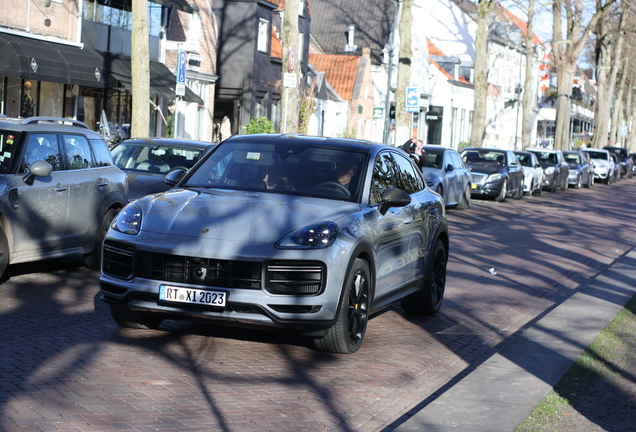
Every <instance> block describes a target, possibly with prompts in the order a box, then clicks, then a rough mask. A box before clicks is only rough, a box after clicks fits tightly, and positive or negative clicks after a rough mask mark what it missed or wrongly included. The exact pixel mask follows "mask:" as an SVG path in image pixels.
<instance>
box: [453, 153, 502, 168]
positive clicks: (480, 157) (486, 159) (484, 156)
mask: <svg viewBox="0 0 636 432" xmlns="http://www.w3.org/2000/svg"><path fill="white" fill-rule="evenodd" d="M462 158H463V159H464V162H466V163H467V164H469V165H472V164H477V163H480V164H487V165H505V164H506V154H505V153H504V152H501V151H492V150H467V151H465V152H464V153H462Z"/></svg>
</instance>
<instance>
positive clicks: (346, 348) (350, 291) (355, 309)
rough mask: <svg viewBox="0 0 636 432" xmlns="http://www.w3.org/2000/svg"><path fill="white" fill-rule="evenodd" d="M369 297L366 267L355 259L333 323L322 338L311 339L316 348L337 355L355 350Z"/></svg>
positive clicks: (363, 326)
mask: <svg viewBox="0 0 636 432" xmlns="http://www.w3.org/2000/svg"><path fill="white" fill-rule="evenodd" d="M370 294H371V272H370V270H369V264H368V263H367V262H366V261H365V260H363V259H360V258H356V260H355V261H354V262H353V266H352V267H351V271H350V272H349V275H348V276H347V279H346V281H345V284H344V286H343V289H342V297H341V299H340V307H339V308H338V318H337V320H336V323H335V324H334V325H333V327H331V328H330V329H329V330H328V332H327V334H326V335H325V336H324V337H322V338H317V339H314V343H315V345H316V348H318V349H319V350H320V351H325V352H331V353H339V354H353V353H354V352H356V351H358V349H359V348H360V346H361V345H362V341H363V340H364V334H365V332H366V330H367V322H368V321H369V306H370V301H371V300H370V298H371V296H370Z"/></svg>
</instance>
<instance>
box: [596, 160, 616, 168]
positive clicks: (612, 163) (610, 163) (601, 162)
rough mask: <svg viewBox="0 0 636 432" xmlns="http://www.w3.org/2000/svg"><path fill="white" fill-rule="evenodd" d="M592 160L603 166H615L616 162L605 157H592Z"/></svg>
mask: <svg viewBox="0 0 636 432" xmlns="http://www.w3.org/2000/svg"><path fill="white" fill-rule="evenodd" d="M592 162H593V163H594V164H596V165H601V166H606V167H613V166H614V162H613V161H612V162H610V161H608V160H605V159H592Z"/></svg>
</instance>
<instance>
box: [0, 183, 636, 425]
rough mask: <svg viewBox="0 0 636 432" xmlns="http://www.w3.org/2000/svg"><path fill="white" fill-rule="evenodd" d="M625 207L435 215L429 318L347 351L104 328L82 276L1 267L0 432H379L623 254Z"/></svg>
mask: <svg viewBox="0 0 636 432" xmlns="http://www.w3.org/2000/svg"><path fill="white" fill-rule="evenodd" d="M634 196H636V180H624V181H621V182H620V183H618V184H615V185H610V186H606V185H596V186H595V187H594V188H592V189H589V190H588V189H582V190H578V191H567V192H565V193H563V192H560V193H557V194H547V193H544V195H543V196H541V197H530V198H526V199H524V200H522V201H514V200H513V201H510V202H507V203H503V204H499V203H492V202H487V201H479V202H473V206H472V207H471V209H470V210H468V211H452V210H451V211H449V220H450V223H451V259H450V262H449V276H448V281H447V296H446V300H445V303H444V305H443V307H442V311H441V312H440V313H439V314H438V315H437V316H435V317H419V316H412V315H407V314H405V313H404V312H403V311H402V310H401V309H400V308H399V306H394V307H393V308H391V309H389V310H387V311H385V312H384V313H381V314H379V315H377V316H375V317H373V318H372V319H371V321H370V323H369V328H368V331H367V335H366V339H365V343H364V345H363V347H362V349H361V350H360V351H359V352H358V353H357V354H354V355H348V356H347V355H329V354H324V353H319V352H316V351H314V350H313V349H312V348H311V346H310V345H309V344H307V343H306V341H304V340H303V339H300V338H294V337H289V336H282V335H277V334H270V333H261V332H256V331H248V330H243V329H224V328H219V327H217V328H206V327H203V326H200V325H196V324H192V323H178V322H174V321H167V322H165V323H164V324H163V325H162V326H161V328H160V330H157V331H142V330H130V329H120V328H118V327H117V326H116V325H115V324H114V323H113V322H112V320H111V319H110V315H109V313H108V309H107V306H106V305H105V304H103V303H102V302H101V301H100V300H99V299H98V273H97V272H94V271H90V270H87V269H85V268H83V267H81V266H80V262H77V261H73V260H71V261H63V262H59V261H58V262H47V263H37V264H28V265H21V266H14V267H13V268H10V270H9V278H8V279H7V280H5V281H4V282H3V283H2V284H1V285H0V328H2V332H1V333H0V362H1V363H0V364H1V366H0V428H2V429H3V430H6V431H58V430H60V431H64V432H69V431H166V430H170V431H173V430H179V431H237V432H238V431H255V430H258V431H295V432H296V431H342V432H346V431H365V432H366V431H383V432H389V431H390V430H391V429H392V428H393V427H394V426H395V425H397V424H399V422H400V418H401V417H402V416H403V415H404V414H405V413H406V412H408V411H409V410H410V409H413V408H414V407H415V408H417V407H418V406H422V405H424V404H426V402H427V401H430V400H431V399H432V398H433V397H434V396H435V394H437V393H439V392H441V391H443V390H444V389H445V388H447V386H450V385H452V384H453V382H455V381H457V380H458V379H460V378H461V377H462V376H463V375H465V374H466V373H467V372H468V371H470V370H471V369H472V368H474V367H476V366H477V365H479V363H480V362H481V361H483V360H484V359H486V358H487V357H488V356H489V355H491V354H492V353H493V350H495V349H496V348H497V345H498V344H499V343H500V342H501V341H502V340H505V338H507V337H508V336H510V335H511V334H513V333H514V332H515V331H517V330H518V329H520V328H521V327H523V326H525V325H526V324H528V322H530V321H531V320H533V319H534V318H536V317H537V316H539V315H540V314H542V313H543V312H545V311H546V309H549V308H550V307H552V306H554V305H555V304H557V303H559V302H561V301H562V300H563V299H564V298H566V297H568V296H569V295H571V294H572V293H573V291H574V290H575V289H576V288H577V287H578V286H579V284H581V283H582V282H585V281H586V280H588V279H589V278H590V277H593V276H594V275H595V274H596V273H598V271H599V270H601V269H603V268H605V267H606V266H607V265H609V264H610V263H611V262H612V261H613V260H615V259H616V258H617V257H618V256H620V255H622V254H623V253H625V252H626V251H627V250H629V249H631V248H632V247H634V246H635V245H636V232H635V231H634V229H633V225H634V214H636V213H635V212H634V207H635V204H634V200H632V199H631V197H634ZM490 268H494V269H495V272H496V273H497V274H496V275H492V274H491V273H490V272H489V269H490Z"/></svg>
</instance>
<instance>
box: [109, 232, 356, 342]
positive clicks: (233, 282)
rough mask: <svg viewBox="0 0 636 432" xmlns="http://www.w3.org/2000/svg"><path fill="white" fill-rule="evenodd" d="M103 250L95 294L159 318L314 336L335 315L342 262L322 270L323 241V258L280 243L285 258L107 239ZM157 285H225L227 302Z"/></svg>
mask: <svg viewBox="0 0 636 432" xmlns="http://www.w3.org/2000/svg"><path fill="white" fill-rule="evenodd" d="M103 251H104V252H103V266H102V275H101V279H100V288H101V299H102V300H104V301H106V302H108V303H111V304H117V305H121V306H123V307H125V308H127V309H128V310H130V311H133V312H135V313H139V314H142V315H143V314H152V315H154V316H161V317H163V318H164V319H178V320H194V321H214V322H218V323H220V324H227V325H235V326H248V327H251V326H253V327H258V328H263V329H265V328H278V329H287V330H291V331H293V332H295V333H300V334H307V335H313V336H318V335H321V334H323V333H324V332H326V330H327V329H329V328H330V327H332V326H333V324H334V323H335V319H336V312H337V307H338V303H339V296H340V291H341V287H342V284H343V283H344V276H343V275H344V274H345V273H346V269H345V268H344V267H346V263H345V264H343V266H344V267H343V268H339V266H335V267H334V268H330V269H329V271H327V264H325V263H326V262H330V257H329V251H327V250H326V249H325V250H318V251H316V252H318V254H316V257H318V256H320V255H321V254H322V255H323V257H322V258H325V259H324V260H312V261H308V260H306V259H301V258H302V257H301V256H300V254H298V251H284V253H283V254H282V255H285V254H287V257H286V258H283V257H282V256H281V257H280V259H279V258H277V259H271V260H263V259H262V258H260V259H258V257H257V256H254V255H252V256H247V257H242V258H241V261H237V260H236V259H227V258H229V257H224V258H226V259H223V260H220V259H209V258H198V257H196V256H195V257H188V256H180V255H173V254H174V252H173V251H170V250H166V251H158V250H157V248H156V247H154V248H151V247H144V246H138V245H137V244H136V245H135V246H132V245H130V244H127V243H126V242H121V241H117V240H113V239H107V241H106V242H105V243H104V250H103ZM256 255H258V252H257V253H256ZM294 255H295V256H296V258H293V257H294ZM262 256H263V255H262V254H261V257H262ZM342 261H346V260H342ZM201 275H204V276H202V277H200V276H201ZM294 279H295V280H294ZM162 286H169V287H177V288H185V289H188V288H191V289H198V290H213V291H216V292H223V293H225V295H226V296H227V304H226V307H224V308H219V307H214V306H207V305H206V306H201V305H196V304H192V305H191V304H186V303H170V302H162V301H160V300H159V290H160V288H161V287H162Z"/></svg>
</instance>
